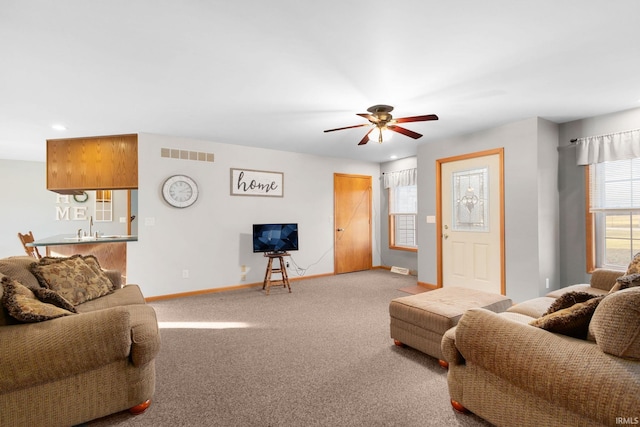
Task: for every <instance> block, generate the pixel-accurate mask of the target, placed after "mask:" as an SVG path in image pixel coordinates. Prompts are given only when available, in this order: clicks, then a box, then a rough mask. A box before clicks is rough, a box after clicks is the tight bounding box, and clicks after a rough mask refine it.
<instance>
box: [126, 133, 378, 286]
mask: <svg viewBox="0 0 640 427" xmlns="http://www.w3.org/2000/svg"><path fill="white" fill-rule="evenodd" d="M161 148H176V149H181V150H191V151H201V152H208V153H214V156H215V161H214V162H199V161H193V160H180V159H171V158H164V157H161V156H160V149H161ZM138 158H139V161H138V165H139V166H138V167H139V170H138V175H139V183H138V184H139V185H138V215H139V216H138V220H139V223H138V238H139V240H138V242H134V243H130V244H129V245H128V254H127V275H128V281H129V282H130V283H137V284H139V285H140V286H141V287H142V289H143V292H144V294H145V296H157V295H168V294H176V293H182V292H189V291H196V290H203V289H212V288H224V287H228V286H235V285H242V284H245V283H247V284H248V283H256V282H260V283H261V282H262V280H263V278H264V272H265V268H266V259H265V258H264V257H263V256H262V254H254V253H253V252H252V246H251V231H252V228H251V226H252V224H254V223H268V222H297V223H298V224H299V238H300V250H299V251H298V252H293V253H292V255H293V257H292V259H293V260H294V261H295V263H296V264H297V265H298V266H300V267H301V268H306V269H308V270H307V271H306V274H307V275H318V274H328V273H333V235H334V233H333V230H334V224H333V174H334V173H348V174H357V175H369V176H371V177H372V182H374V183H375V182H376V180H377V179H378V177H379V176H380V166H379V165H378V164H377V163H368V162H357V161H353V160H347V159H339V158H327V157H318V156H310V155H305V154H298V153H290V152H282V151H274V150H265V149H260V148H250V147H243V146H237V145H230V144H222V143H216V142H211V141H204V140H195V139H188V138H180V137H171V136H163V135H154V134H139V136H138ZM230 168H245V169H255V170H264V171H276V172H283V173H284V197H282V198H272V197H247V196H231V195H230V182H229V181H230ZM174 174H186V175H189V176H191V177H192V178H193V179H194V180H195V181H196V182H197V183H198V185H199V189H200V196H199V198H198V200H197V202H196V203H195V204H194V205H193V206H191V207H189V208H186V209H176V208H172V207H170V206H168V205H167V204H166V203H165V202H164V201H163V200H162V196H161V186H162V183H163V182H164V180H165V179H166V178H167V177H169V176H171V175H174ZM372 203H373V206H375V207H377V206H380V187H379V186H378V185H373V201H372ZM377 212H378V211H377V209H374V212H373V214H374V224H373V226H372V230H373V233H374V235H373V245H374V248H375V247H377V246H379V230H380V218H379V216H378V215H377ZM151 223H154V225H150V224H151ZM379 264H380V255H379V252H378V251H376V250H375V249H374V251H373V265H379ZM243 265H244V266H246V268H248V273H247V275H246V280H244V281H243V280H242V266H243ZM183 270H189V278H187V279H185V278H183V277H182V272H183ZM289 271H290V277H296V276H297V273H296V271H295V270H294V269H290V270H289Z"/></svg>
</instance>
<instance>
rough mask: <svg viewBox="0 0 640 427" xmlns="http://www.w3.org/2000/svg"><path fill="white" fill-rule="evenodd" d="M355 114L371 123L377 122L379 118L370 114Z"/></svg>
mask: <svg viewBox="0 0 640 427" xmlns="http://www.w3.org/2000/svg"><path fill="white" fill-rule="evenodd" d="M356 115H358V116H360V117H364V118H365V119H367V120H369V121H370V122H372V123H378V122H379V121H380V119H379V118H378V117H376V116H372V115H371V114H367V113H357V114H356Z"/></svg>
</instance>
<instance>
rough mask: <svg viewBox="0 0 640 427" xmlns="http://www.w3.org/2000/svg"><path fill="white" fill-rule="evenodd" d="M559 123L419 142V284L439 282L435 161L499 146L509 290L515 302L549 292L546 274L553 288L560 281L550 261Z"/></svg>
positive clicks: (529, 122) (522, 124) (535, 122)
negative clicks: (431, 221) (434, 221)
mask: <svg viewBox="0 0 640 427" xmlns="http://www.w3.org/2000/svg"><path fill="white" fill-rule="evenodd" d="M556 126H557V125H555V124H553V123H550V122H547V121H544V120H542V119H538V118H531V119H526V120H522V121H519V122H515V123H510V124H507V125H504V126H500V127H497V128H493V129H487V130H484V131H481V132H476V133H473V134H469V135H461V136H458V137H454V138H448V139H446V140H442V141H436V142H429V143H424V144H421V145H419V146H418V171H419V175H418V180H419V183H418V223H419V224H420V227H419V229H418V245H419V247H420V250H419V252H418V280H419V281H420V282H424V283H427V284H434V285H435V284H436V283H437V253H436V247H437V246H436V224H427V223H426V217H427V216H428V215H436V185H435V177H436V169H435V163H436V160H437V159H442V158H447V157H452V156H457V155H462V154H467V153H473V152H478V151H484V150H489V149H494V148H500V147H503V148H504V180H505V253H506V255H505V258H506V291H507V292H506V293H507V295H508V296H509V297H511V298H512V299H513V300H514V301H516V302H519V301H524V300H526V299H530V298H535V297H538V296H540V295H544V293H546V292H545V291H546V289H545V288H544V286H545V282H544V279H545V278H546V277H549V278H550V285H551V286H553V285H555V284H556V283H557V282H558V277H559V273H558V272H557V269H558V268H559V266H558V262H555V263H554V262H550V261H549V259H555V257H557V252H558V250H557V245H558V243H557V242H558V238H557V219H554V218H552V216H553V215H554V213H553V212H554V211H555V212H557V204H558V202H557V198H558V196H557V190H556V187H555V178H556V177H557V154H553V153H555V147H556V146H557V141H558V138H557V130H556ZM550 147H551V148H552V149H550ZM550 153H551V154H550ZM549 156H551V157H549ZM554 206H555V207H554ZM556 217H557V214H556ZM554 233H556V234H555V235H554ZM552 235H553V237H549V236H552ZM543 276H544V277H543Z"/></svg>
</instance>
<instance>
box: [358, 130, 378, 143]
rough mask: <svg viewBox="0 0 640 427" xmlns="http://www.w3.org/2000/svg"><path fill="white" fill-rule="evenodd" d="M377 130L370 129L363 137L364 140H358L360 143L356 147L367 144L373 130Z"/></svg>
mask: <svg viewBox="0 0 640 427" xmlns="http://www.w3.org/2000/svg"><path fill="white" fill-rule="evenodd" d="M376 129H377V128H373V129H371V130H370V131H369V132H367V134H366V135H365V136H364V138H362V140H360V142H358V145H364V144H366V143H367V142H369V135H370V134H371V132H373V131H374V130H376Z"/></svg>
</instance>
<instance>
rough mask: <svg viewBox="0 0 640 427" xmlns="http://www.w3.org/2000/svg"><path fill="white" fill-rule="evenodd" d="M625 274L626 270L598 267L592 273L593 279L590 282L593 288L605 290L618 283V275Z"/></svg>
mask: <svg viewBox="0 0 640 427" xmlns="http://www.w3.org/2000/svg"><path fill="white" fill-rule="evenodd" d="M624 275H625V272H624V271H616V270H607V269H604V268H598V269H596V270H593V272H592V273H591V280H590V282H589V284H590V285H591V287H592V288H597V289H602V290H603V291H609V290H611V288H612V287H613V285H615V284H616V280H617V279H618V277H622V276H624Z"/></svg>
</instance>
